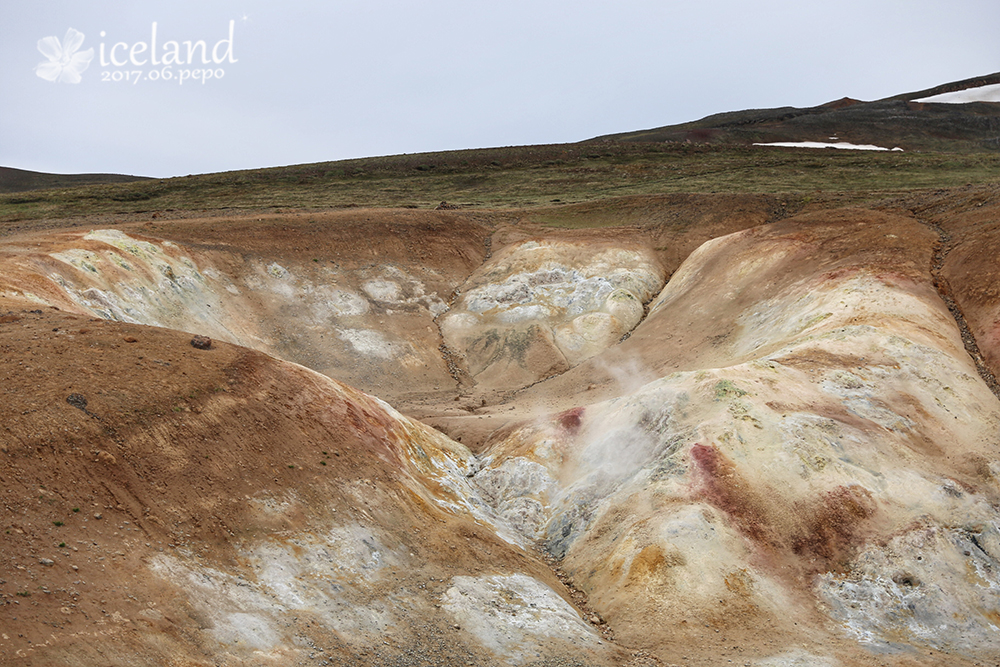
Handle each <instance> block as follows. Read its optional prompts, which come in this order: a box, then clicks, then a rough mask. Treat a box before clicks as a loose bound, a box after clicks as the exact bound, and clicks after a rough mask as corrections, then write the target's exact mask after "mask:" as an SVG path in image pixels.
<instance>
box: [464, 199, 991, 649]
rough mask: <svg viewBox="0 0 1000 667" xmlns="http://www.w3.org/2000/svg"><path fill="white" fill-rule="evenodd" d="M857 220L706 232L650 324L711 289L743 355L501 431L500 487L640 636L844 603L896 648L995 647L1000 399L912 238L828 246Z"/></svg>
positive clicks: (781, 618)
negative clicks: (864, 251) (931, 282)
mask: <svg viewBox="0 0 1000 667" xmlns="http://www.w3.org/2000/svg"><path fill="white" fill-rule="evenodd" d="M856 219H863V216H862V215H860V214H858V215H857V216H856ZM872 222H873V223H874V224H876V225H878V224H879V223H882V224H883V225H886V227H884V230H886V231H888V230H889V229H896V230H897V231H901V230H899V229H898V227H897V225H903V226H904V228H905V226H906V225H907V224H910V225H912V224H913V223H904V222H903V221H899V220H892V219H876V220H872ZM846 224H853V223H848V222H847V221H844V222H842V223H835V224H831V225H818V224H813V225H811V228H803V227H798V226H794V225H793V224H792V223H787V224H786V223H782V225H781V226H779V227H777V228H775V229H774V230H772V231H770V232H766V233H763V234H760V233H756V231H753V232H742V233H738V234H734V235H732V236H728V237H724V238H721V239H718V240H716V241H713V242H712V243H711V244H709V245H707V246H705V247H703V248H702V249H700V250H699V251H698V252H696V253H694V254H693V255H692V256H691V257H690V258H689V259H688V261H687V262H685V264H684V265H683V266H682V267H681V268H680V269H679V270H678V271H677V273H676V274H675V275H674V277H673V279H672V281H671V283H670V285H669V286H668V287H667V288H666V289H665V290H664V292H663V293H662V294H661V295H660V296H659V297H658V298H657V299H656V300H655V301H654V303H653V305H652V308H651V314H650V317H649V320H647V322H645V323H644V324H642V325H640V328H639V329H638V330H637V331H636V333H635V335H634V336H633V337H632V339H630V344H633V345H634V344H635V341H639V340H642V338H643V328H644V327H647V326H656V322H655V320H656V318H657V317H668V316H670V315H671V314H672V313H671V311H672V310H674V313H676V312H678V311H679V312H682V313H683V312H690V311H691V310H692V309H693V304H698V315H699V316H700V317H701V318H704V319H705V320H707V321H710V322H713V323H715V326H716V329H717V330H723V331H726V332H728V333H727V336H726V341H725V348H726V349H725V350H724V351H722V352H719V351H715V352H714V355H715V358H716V359H717V360H719V361H721V360H722V357H723V355H728V356H729V358H730V359H731V360H732V362H731V363H728V364H727V363H720V364H719V365H718V366H716V367H710V368H704V369H702V370H689V371H681V372H675V373H672V374H669V375H667V376H665V377H661V378H659V379H654V380H651V381H649V382H648V383H646V384H644V385H642V386H640V387H638V388H635V389H632V390H629V391H626V392H624V393H622V394H621V395H619V396H617V397H615V398H612V399H610V400H606V401H601V402H598V403H594V404H591V405H588V406H586V407H580V408H575V409H572V410H567V411H565V412H561V413H558V414H555V415H553V416H551V417H548V418H540V419H535V420H532V421H528V422H525V423H523V424H522V425H521V426H519V427H517V428H515V429H513V430H512V431H510V432H509V434H508V435H507V436H506V437H505V438H504V439H503V440H501V441H499V442H497V443H496V444H494V445H493V446H492V447H491V448H490V449H489V450H488V451H487V453H486V455H487V461H488V464H487V467H486V468H485V469H484V470H483V471H481V472H480V473H478V474H477V476H476V477H475V478H474V480H475V483H476V484H477V485H478V486H479V488H480V489H481V492H482V493H483V496H484V498H487V499H488V500H490V501H491V502H492V503H493V505H494V507H495V508H496V510H497V512H498V513H499V514H501V515H502V516H504V517H506V518H507V519H508V520H509V521H510V522H511V523H512V525H514V526H516V527H518V528H519V529H520V530H521V531H522V532H523V534H525V535H526V536H527V537H530V538H532V539H536V540H538V541H539V542H540V543H542V544H544V545H545V546H546V548H547V549H548V550H549V551H550V552H552V553H554V554H556V555H558V556H565V562H564V568H567V569H568V570H569V571H570V572H571V573H572V575H573V576H574V578H575V579H576V580H577V582H578V583H579V584H580V585H581V586H582V587H583V588H584V589H585V590H587V591H588V593H589V594H590V596H591V601H592V603H593V604H594V605H595V607H597V608H598V609H600V610H601V612H602V613H604V614H605V615H606V616H607V618H608V619H609V621H610V622H611V624H612V625H613V626H614V627H616V628H618V632H619V636H620V637H625V636H628V638H629V640H630V641H631V642H633V643H635V644H640V645H642V644H645V645H647V646H650V647H656V646H657V645H660V646H662V645H663V643H667V642H674V641H680V640H679V639H678V638H676V637H675V638H670V639H667V638H665V637H654V636H652V635H650V634H649V632H648V628H649V627H650V625H658V626H660V627H673V628H678V629H681V632H680V635H681V636H691V635H690V634H689V633H687V630H684V628H685V627H686V628H688V630H690V631H691V632H694V630H695V626H696V625H699V626H700V624H695V623H693V621H694V619H703V620H704V619H710V620H711V622H712V624H716V625H719V626H722V627H731V626H732V625H733V624H742V623H747V622H750V621H749V619H753V620H752V623H754V624H759V625H760V627H762V628H763V627H766V628H768V629H769V630H768V631H769V632H772V633H774V634H775V636H782V635H789V636H792V635H794V634H796V633H797V632H798V631H797V630H796V627H795V626H794V624H793V621H794V622H801V621H803V620H804V619H816V618H817V617H825V618H826V619H827V622H826V623H825V624H826V626H827V627H830V628H836V627H837V626H838V625H839V624H842V625H843V628H844V629H843V632H845V633H846V634H848V635H850V636H852V637H854V638H856V639H857V640H859V641H860V642H861V643H863V644H865V645H869V646H872V647H873V648H875V647H877V648H879V650H902V648H901V647H903V646H923V647H926V648H931V649H935V650H962V651H968V652H972V653H976V654H978V655H981V656H988V655H995V654H996V652H997V645H996V642H997V641H998V634H997V630H996V625H995V613H996V612H995V609H996V608H997V604H998V603H1000V598H998V595H1000V588H998V587H997V583H996V582H995V581H994V579H995V576H994V575H993V574H992V572H993V571H994V568H995V567H996V566H997V565H1000V562H998V561H996V558H995V557H996V555H997V551H996V548H995V545H994V542H996V537H995V535H996V530H997V529H996V526H997V525H1000V514H998V513H997V511H996V510H995V509H994V503H995V502H996V499H997V497H998V495H997V492H998V490H1000V489H998V485H997V482H996V478H995V477H994V473H993V472H991V471H990V470H988V469H987V467H988V465H989V464H990V462H994V463H993V464H994V466H995V465H997V464H996V463H995V462H996V461H997V454H998V452H997V428H998V426H1000V410H998V408H1000V405H998V403H997V400H996V398H995V397H994V396H993V395H992V394H991V393H990V391H989V390H988V389H987V387H986V386H985V385H984V383H983V382H982V380H981V379H980V378H979V377H978V376H977V375H976V371H975V368H974V366H973V365H972V364H971V363H970V360H969V358H968V356H967V355H966V354H965V352H964V350H963V349H962V345H961V341H960V340H959V336H958V331H957V329H956V328H955V326H954V324H953V322H952V321H951V318H950V317H949V316H948V313H947V311H946V310H945V309H944V307H943V304H942V303H941V301H940V300H939V299H938V298H937V296H936V294H935V293H934V292H933V291H932V290H931V289H929V286H928V284H927V282H928V281H927V279H926V278H925V279H923V280H921V279H919V278H918V277H916V272H915V271H914V270H913V269H911V268H910V264H909V262H908V261H907V257H906V254H905V253H900V252H898V245H897V242H896V238H898V235H895V234H893V235H891V236H889V238H887V240H886V242H885V245H886V246H887V247H884V248H882V249H881V250H879V249H873V248H869V249H868V250H869V251H871V252H879V253H880V254H881V256H882V263H881V265H880V266H878V267H872V266H871V265H862V266H859V265H857V264H856V263H855V260H856V258H853V259H852V257H851V256H847V258H846V260H847V261H846V262H845V261H844V259H843V258H842V259H841V261H840V262H839V263H838V265H836V266H828V265H825V264H826V262H824V261H822V260H823V256H824V254H826V253H825V250H826V247H827V246H828V245H829V244H830V243H831V242H833V241H835V239H836V237H837V236H839V235H840V234H841V233H842V232H843V227H844V225H846ZM913 227H914V228H913V230H912V232H914V234H912V235H911V238H912V239H915V240H917V243H921V241H920V240H919V239H920V238H921V236H920V233H919V232H920V231H921V230H920V228H919V227H917V226H916V225H913ZM793 228H794V229H795V230H796V231H795V232H794V233H793V235H791V236H789V232H791V230H792V229H793ZM779 230H784V231H783V232H782V231H779ZM890 234H891V232H890ZM882 236H883V238H885V237H886V236H888V235H887V234H885V233H884V234H883V235H882ZM911 243H912V241H911ZM893 245H897V251H895V252H894V250H893V247H892V246H893ZM926 248H927V246H925V250H924V251H926ZM914 250H915V251H916V252H918V253H919V252H921V251H920V250H919V245H918V246H917V248H915V249H914ZM804 256H805V257H808V258H809V259H810V260H812V261H807V262H804V261H802V259H803V257H804ZM817 260H819V261H817ZM770 276H781V279H780V282H778V283H777V288H776V289H772V290H769V294H768V298H761V296H763V295H761V294H760V283H761V282H762V281H764V280H767V279H768V277H770ZM747 292H751V293H755V298H754V299H752V301H750V302H744V301H743V300H742V299H741V296H742V295H744V294H746V293H747ZM689 304H690V305H689ZM678 328H679V327H678ZM623 347H624V346H623ZM643 352H645V353H646V354H650V355H652V354H655V351H653V350H649V349H648V348H646V349H644V350H643ZM707 353H708V354H712V352H707ZM661 359H662V357H661ZM564 379H566V380H568V376H564ZM977 462H978V463H977ZM977 466H978V467H977ZM977 543H978V544H979V545H980V546H976V544H977ZM880 545H885V546H880ZM918 558H920V560H917V559H918ZM972 573H974V574H972ZM806 582H810V583H809V585H810V586H811V588H810V589H807V590H808V591H809V593H808V595H806V596H804V595H803V592H804V591H803V590H802V586H803V584H804V583H806ZM945 600H947V604H945ZM686 633H687V634H686ZM789 641H790V639H789Z"/></svg>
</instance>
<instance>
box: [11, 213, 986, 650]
mask: <svg viewBox="0 0 1000 667" xmlns="http://www.w3.org/2000/svg"><path fill="white" fill-rule="evenodd" d="M926 196H927V197H931V198H932V199H933V197H932V196H931V195H926ZM963 196H964V195H963ZM934 197H939V199H933V201H931V202H930V203H920V202H915V203H914V202H904V203H905V204H906V205H905V206H904V205H903V204H899V203H892V204H891V205H888V204H887V205H886V206H885V209H886V210H883V211H868V210H860V209H841V210H835V211H817V212H812V213H809V214H807V215H802V216H798V217H793V218H788V219H784V220H781V221H780V222H776V223H774V224H769V225H757V223H759V222H760V220H759V219H758V217H759V216H758V214H759V211H757V212H756V213H754V215H755V216H758V217H754V218H753V221H754V223H753V224H755V225H757V226H753V227H752V228H749V229H744V230H743V231H737V232H736V233H727V234H724V235H720V236H718V237H717V238H714V239H712V240H710V241H708V242H707V243H704V244H703V245H701V246H700V247H699V248H698V249H697V250H695V251H694V252H691V253H690V255H689V256H687V258H686V259H685V260H684V261H683V263H680V262H678V261H674V260H673V259H672V258H674V257H675V256H676V255H677V254H678V251H677V247H680V243H681V241H682V240H683V239H681V236H682V231H683V229H682V228H683V225H680V226H677V227H672V228H670V229H664V228H662V227H660V226H656V227H655V228H650V229H645V228H642V227H641V225H640V224H638V223H637V222H635V219H634V216H635V215H638V213H633V214H631V215H633V218H630V220H632V222H631V223H630V225H631V226H630V227H629V231H628V233H627V234H625V233H623V234H622V235H621V238H617V236H616V234H615V233H614V231H613V230H612V231H609V230H606V229H605V230H598V231H594V230H590V229H587V230H584V231H583V232H579V233H577V232H578V230H573V232H572V233H569V232H566V231H565V230H561V231H560V232H559V233H553V234H552V235H551V237H547V236H546V234H545V233H543V232H544V229H542V228H539V227H538V226H537V225H535V226H531V227H529V226H528V225H527V223H524V221H523V220H520V219H514V220H513V222H510V221H508V222H505V223H499V222H494V221H492V219H490V218H489V217H488V216H484V217H483V218H482V219H481V220H480V219H474V218H473V217H463V215H462V214H460V213H457V212H452V211H443V212H423V213H418V212H414V213H410V212H367V211H358V212H348V213H335V214H323V215H321V216H317V218H316V219H315V220H314V219H313V217H312V216H300V217H295V216H289V217H288V218H282V219H278V220H277V221H272V222H271V223H268V224H263V223H262V224H261V225H260V227H259V228H258V227H257V226H255V225H253V224H250V223H248V222H247V221H240V220H232V221H225V222H220V223H218V224H216V223H212V224H209V223H188V224H183V225H182V224H180V223H178V225H177V227H176V228H174V229H173V230H172V234H165V233H164V234H162V236H156V235H152V234H150V233H147V232H146V231H144V229H143V228H141V227H139V226H136V225H133V226H120V227H114V228H112V227H111V226H107V225H105V226H102V227H95V228H94V229H92V230H89V229H88V230H87V231H80V230H76V231H72V230H70V231H64V232H59V233H53V234H48V235H43V234H37V235H22V236H21V237H18V238H16V239H11V240H9V241H5V242H3V243H0V349H2V350H3V351H4V354H3V355H2V356H0V392H2V393H0V396H2V397H3V399H4V400H3V401H0V461H2V467H0V499H2V503H3V510H4V511H5V512H6V513H5V514H4V517H5V518H4V526H2V529H3V530H4V531H5V533H4V535H3V537H4V540H3V541H0V562H2V563H4V564H5V565H4V568H5V569H3V570H0V618H2V619H4V620H3V622H2V623H0V663H3V664H6V663H7V662H11V661H16V660H18V659H21V660H22V661H23V662H24V664H29V665H64V664H80V665H107V664H111V665H135V664H150V665H153V664H171V661H173V662H174V663H176V664H185V665H187V664H191V665H202V664H204V665H216V664H218V665H227V666H228V665H234V666H235V665H255V666H256V665H274V664H303V665H305V664H309V665H312V664H329V665H356V664H385V665H395V664H398V665H418V664H425V663H430V664H442V665H468V664H474V665H495V664H525V665H568V664H576V665H615V664H624V665H631V666H633V667H639V666H640V665H652V664H656V661H657V660H658V661H660V664H685V665H688V664H690V665H716V664H728V662H729V661H732V662H733V663H734V664H744V665H745V664H750V665H754V666H755V667H763V666H778V665H781V666H786V667H787V666H789V665H821V666H823V667H838V666H840V667H847V666H853V665H865V666H869V665H870V666H872V667H874V666H875V665H880V666H881V665H886V666H891V667H903V666H904V665H906V666H910V665H914V664H922V665H939V664H949V665H972V664H977V663H985V662H986V661H988V660H993V659H995V658H996V656H998V655H1000V629H998V628H1000V616H998V609H1000V578H998V574H997V573H998V572H1000V513H998V510H997V507H1000V482H998V480H1000V435H998V434H1000V401H998V399H997V397H996V396H995V395H994V393H992V391H991V390H990V387H989V386H988V385H987V383H986V381H984V379H983V377H982V376H981V373H980V371H979V370H977V367H976V365H975V363H974V361H973V358H972V357H971V356H970V350H971V352H972V354H973V355H981V356H982V357H983V359H984V360H985V365H986V366H992V367H994V368H995V367H996V359H997V350H996V336H995V335H994V334H995V333H996V331H995V330H996V328H997V327H996V322H994V320H995V319H996V313H998V312H1000V297H998V296H997V294H998V292H997V291H996V290H995V289H992V288H990V287H989V285H988V284H985V285H980V284H978V283H976V282H975V280H974V278H975V276H977V275H980V274H982V275H987V276H994V274H995V273H996V271H995V264H996V260H995V257H993V254H995V253H994V252H993V249H994V248H995V241H996V236H997V233H996V229H995V227H996V225H995V222H996V220H997V219H1000V217H998V216H1000V202H996V201H993V200H992V199H989V198H988V197H980V198H979V199H976V200H975V201H966V200H967V198H964V199H963V198H962V197H958V196H957V195H954V196H953V195H950V194H947V193H946V194H943V195H940V196H939V195H934ZM699 201H701V200H699ZM705 201H706V202H708V200H707V199H706V200H705ZM980 204H982V205H980ZM650 206H652V204H650V203H649V202H648V201H646V200H643V203H642V208H641V210H643V211H646V210H650V209H649V207H650ZM956 207H957V208H956ZM629 210H632V209H629ZM636 210H639V209H636ZM725 210H726V211H729V210H730V209H728V208H727V209H725ZM754 210H756V209H754ZM890 210H891V211H890ZM660 213H661V215H659V217H658V219H659V220H661V221H662V220H669V219H671V216H670V215H668V213H667V212H662V211H661V212H660ZM733 215H736V214H735V213H733ZM660 224H661V223H657V225H660ZM718 224H719V225H720V227H719V228H720V229H725V230H726V231H727V232H728V231H730V230H732V229H740V228H741V222H740V220H735V219H734V220H722V221H719V222H718ZM199 225H200V226H199ZM226 225H234V227H233V228H232V229H229V231H224V230H225V228H226ZM491 225H493V227H491ZM505 225H506V226H505ZM743 226H744V227H746V226H747V225H743ZM220 230H223V231H220ZM267 230H270V232H269V234H270V236H269V235H268V233H265V232H266V231H267ZM540 230H541V231H540ZM671 235H673V236H671ZM490 238H492V239H493V241H494V242H493V243H492V245H491V244H490V243H487V239H490ZM665 238H676V239H680V240H678V241H677V247H675V246H665V245H663V243H665V241H663V239H665ZM269 244H270V245H269ZM269 248H270V250H269ZM435 248H444V249H447V252H445V251H444V250H442V251H441V252H440V253H439V254H437V255H434V254H433V250H434V249H435ZM491 248H492V250H493V254H492V255H491V254H490V252H489V250H490V249H491ZM668 275H670V280H669V281H668V282H666V283H665V281H666V278H667V276H668ZM664 283H665V284H664ZM942 295H944V297H945V298H942ZM949 303H951V304H952V306H953V308H952V310H951V311H949V307H948V304H949ZM59 309H61V310H59ZM160 327H163V328H160ZM177 329H179V330H180V331H177ZM182 332H187V333H182ZM192 334H197V335H200V336H206V337H210V338H211V345H210V346H201V347H197V346H192V345H191V340H192ZM626 334H628V335H627V336H626ZM963 335H964V338H965V340H963ZM977 344H978V347H977ZM268 355H274V356H268ZM275 357H284V358H285V359H288V360H287V361H286V360H282V359H279V358H275ZM291 362H298V363H302V364H304V365H308V366H310V367H311V368H312V370H309V369H307V368H304V367H303V366H299V365H297V364H296V363H291ZM316 371H320V372H321V373H325V374H326V375H322V374H320V373H318V372H316ZM352 383H354V384H358V385H360V386H361V387H362V388H363V389H365V390H367V391H368V392H369V393H363V392H362V391H360V390H358V389H355V388H352V386H350V385H351V384H352ZM372 394H375V395H378V396H380V398H375V396H373V395H372ZM386 397H388V398H390V399H392V401H397V400H398V401H401V402H402V403H405V404H406V406H408V409H409V410H410V411H411V412H409V414H413V413H414V412H418V413H420V414H422V415H427V417H428V421H431V422H433V423H437V424H439V425H441V428H442V429H443V430H445V431H446V432H448V433H451V434H452V435H453V436H454V437H455V439H456V440H458V439H459V438H460V437H461V436H462V435H467V436H469V437H468V438H467V439H466V442H468V443H470V446H471V447H472V449H473V450H474V451H475V452H477V453H473V451H470V449H467V448H466V446H465V445H463V444H461V443H460V442H457V441H456V440H452V439H451V438H449V437H447V436H446V435H444V434H443V433H442V432H439V431H436V430H434V429H432V428H430V427H429V426H427V425H425V424H424V423H421V422H420V421H417V420H415V419H412V418H410V417H407V416H404V415H403V414H401V413H400V412H397V411H396V409H394V408H393V407H390V405H389V403H387V402H385V401H384V400H382V399H383V398H386ZM8 619H9V620H8ZM12 664H16V662H12Z"/></svg>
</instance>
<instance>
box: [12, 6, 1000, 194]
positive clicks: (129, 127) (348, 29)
mask: <svg viewBox="0 0 1000 667" xmlns="http://www.w3.org/2000/svg"><path fill="white" fill-rule="evenodd" d="M154 23H155V24H156V28H155V29H156V36H155V40H154V38H153V24H154ZM230 26H232V27H231V28H230ZM70 29H73V30H74V31H76V32H77V33H79V35H78V36H77V40H76V41H79V39H80V36H82V40H83V41H82V44H80V45H79V46H78V48H76V49H75V50H74V49H73V48H72V47H73V46H75V45H74V44H67V43H65V42H66V41H67V40H66V36H67V31H68V30H70ZM102 33H103V36H102ZM230 35H231V36H232V38H231V39H230ZM47 37H54V38H56V40H58V41H56V40H47V47H46V46H44V45H43V50H45V51H46V53H43V50H40V49H39V42H40V40H43V39H44V38H47ZM72 41H73V40H72V39H71V40H70V42H72ZM154 41H155V44H154ZM185 42H188V43H190V46H191V49H190V51H191V53H190V54H189V53H188V45H187V44H185ZM199 42H204V44H205V46H204V49H203V48H202V47H201V45H200V44H199ZM102 44H103V58H102V53H101V45H102ZM88 49H93V57H92V59H91V60H90V62H89V65H87V66H86V69H82V66H83V62H85V61H86V53H87V51H88ZM60 58H63V60H60ZM74 58H75V59H74ZM154 59H155V61H156V64H155V65H154V64H153V60H154ZM203 60H207V61H208V62H207V63H205V62H203ZM189 61H190V62H189ZM116 63H117V64H116ZM39 65H44V66H43V67H41V68H38V66H39ZM36 68H37V69H36ZM206 70H207V71H210V72H211V76H212V78H211V79H208V78H206V77H207V74H206ZM998 70H1000V3H998V2H997V1H996V0H845V1H842V2H834V1H831V2H809V1H804V0H740V1H735V0H701V1H699V2H694V1H691V2H676V1H672V0H660V1H655V0H616V1H615V2H610V1H607V2H596V1H590V0H576V1H574V2H561V1H559V2H556V1H549V0H535V1H533V2H522V1H520V0H493V1H492V2H480V1H478V0H447V1H446V0H424V1H422V2H396V1H384V2H382V1H378V0H364V1H360V0H359V1H355V0H298V1H297V0H289V1H288V2H277V1H276V0H266V1H265V0H226V1H214V2H213V1H211V0H199V1H197V2H195V1H188V0H170V1H169V2H164V1H161V0H147V1H144V2H135V1H134V0H128V1H119V2H113V1H93V2H86V1H81V0H72V1H68V0H33V1H31V2H14V0H2V3H0V165H2V166H9V167H19V168H22V169H32V170H37V171H46V172H57V173H78V172H115V173H128V174H138V175H145V176H175V175H184V174H190V173H205V172H213V171H226V170H231V169H244V168H257V167H267V166H276V165H286V164H297V163H306V162H320V161H327V160H337V159H342V158H350V157H366V156H373V155H388V154H397V153H415V152H423V151H439V150H449V149H458V148H480V147H487V146H508V145H521V144H542V143H561V142H571V141H578V140H582V139H587V138H590V137H594V136H598V135H601V134H608V133H613V132H625V131H629V130H637V129H643V128H649V127H658V126H661V125H668V124H672V123H678V122H683V121H687V120H694V119H697V118H701V117H703V116H706V115H709V114H712V113H717V112H721V111H731V110H737V109H746V108H754V107H775V106H786V105H790V106H812V105H815V104H821V103H823V102H827V101H830V100H832V99H837V98H840V97H844V96H850V97H855V98H859V99H878V98H881V97H887V96H889V95H894V94H897V93H902V92H908V91H912V90H919V89H922V88H927V87H930V86H933V85H937V84H939V83H945V82H948V81H953V80H957V79H964V78H968V77H972V76H976V75H981V74H987V73H991V72H996V71H998ZM39 74H43V75H46V76H47V77H48V78H55V79H56V80H55V81H50V80H47V79H46V78H43V77H42V76H39ZM74 78H78V79H79V82H78V83H71V82H69V81H70V80H72V79H74ZM182 78H183V81H182ZM195 78H197V80H195ZM203 80H204V81H203Z"/></svg>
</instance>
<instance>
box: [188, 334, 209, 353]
mask: <svg viewBox="0 0 1000 667" xmlns="http://www.w3.org/2000/svg"><path fill="white" fill-rule="evenodd" d="M191 347H193V348H197V349H199V350H207V349H209V348H211V347H212V339H211V338H209V337H208V336H195V337H194V338H192V339H191Z"/></svg>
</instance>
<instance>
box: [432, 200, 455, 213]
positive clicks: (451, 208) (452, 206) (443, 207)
mask: <svg viewBox="0 0 1000 667" xmlns="http://www.w3.org/2000/svg"><path fill="white" fill-rule="evenodd" d="M457 208H460V207H459V206H458V205H457V204H449V203H448V202H446V201H443V202H441V203H440V204H438V205H437V207H436V208H435V209H434V210H435V211H454V210H455V209H457Z"/></svg>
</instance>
